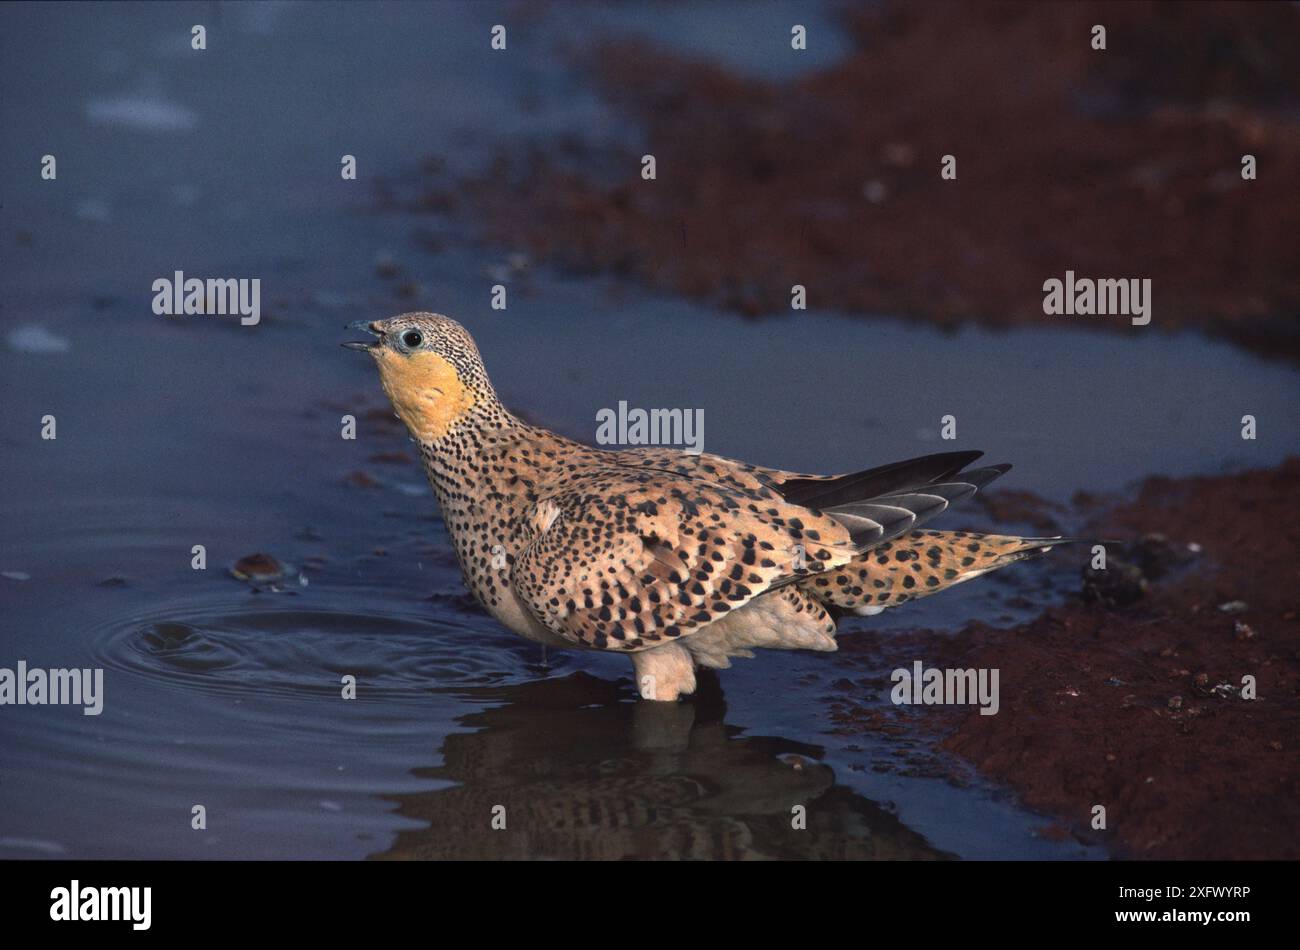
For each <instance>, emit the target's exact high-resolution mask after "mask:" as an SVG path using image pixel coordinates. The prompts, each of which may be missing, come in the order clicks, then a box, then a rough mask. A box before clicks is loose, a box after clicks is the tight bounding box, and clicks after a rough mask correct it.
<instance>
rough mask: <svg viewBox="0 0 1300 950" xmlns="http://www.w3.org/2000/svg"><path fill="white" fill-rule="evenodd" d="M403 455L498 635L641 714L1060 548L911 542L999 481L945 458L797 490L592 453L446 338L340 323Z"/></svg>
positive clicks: (788, 482) (655, 456)
mask: <svg viewBox="0 0 1300 950" xmlns="http://www.w3.org/2000/svg"><path fill="white" fill-rule="evenodd" d="M350 327H351V328H353V329H364V330H367V331H369V332H370V333H372V334H374V335H375V339H374V340H373V341H367V342H364V343H360V342H350V343H345V344H344V346H348V347H350V348H352V349H358V350H364V351H365V352H367V353H369V354H370V355H371V356H372V357H374V360H375V362H376V363H377V364H378V365H379V376H380V381H381V383H382V384H383V388H384V391H385V392H386V393H387V394H388V398H389V399H390V400H392V404H393V408H394V409H395V410H396V411H397V415H398V417H399V418H400V419H401V420H402V422H404V423H405V424H406V427H407V428H408V429H409V430H410V433H411V436H412V438H413V439H414V440H415V442H416V443H417V444H418V445H419V449H420V456H421V458H422V459H423V462H424V468H425V471H426V472H427V474H428V477H429V483H430V484H431V485H432V486H433V491H434V494H435V495H436V496H437V499H438V504H439V506H440V507H441V509H442V517H443V521H444V523H445V524H446V527H447V532H448V534H449V535H450V536H451V540H452V543H453V544H454V545H455V548H456V555H457V559H458V560H459V562H460V566H461V572H462V574H463V575H464V579H465V584H466V586H467V587H468V588H469V589H470V591H471V592H472V593H473V594H474V596H475V597H476V598H477V599H478V601H479V602H480V603H481V604H482V605H483V606H484V607H485V608H486V609H487V611H488V612H489V613H490V614H491V615H492V616H493V617H495V618H496V619H497V620H498V621H499V622H501V623H502V624H504V625H505V626H506V627H508V628H510V629H511V630H513V631H514V632H515V633H518V634H520V635H522V636H524V637H527V638H528V639H530V640H534V641H537V642H539V643H545V644H549V645H553V646H558V647H571V648H585V649H592V650H609V651H618V652H622V653H626V654H627V655H628V656H629V657H631V659H632V665H633V667H634V668H635V671H636V682H637V688H638V691H639V692H640V694H641V696H642V697H644V698H646V699H655V700H663V701H673V700H676V699H677V698H678V697H679V696H681V695H682V694H686V693H692V692H694V690H695V667H696V666H697V665H699V666H705V667H713V668H725V667H728V666H730V665H731V658H732V657H738V656H739V657H750V656H753V653H752V652H751V650H752V649H753V648H754V647H777V648H782V649H805V650H834V649H835V632H836V619H837V618H838V617H839V616H841V615H843V614H844V613H855V614H874V613H878V612H880V611H881V610H884V609H885V608H887V607H895V606H897V605H899V604H902V603H906V602H907V601H910V600H914V599H916V598H918V597H924V596H926V595H927V594H933V593H935V592H936V591H940V590H943V589H944V588H946V587H951V586H952V585H953V584H960V583H961V582H962V581H966V580H970V579H971V578H973V577H978V576H979V575H981V574H984V573H987V572H988V571H992V570H996V569H997V568H999V567H1003V566H1005V565H1007V564H1011V563H1013V562H1015V561H1018V560H1021V559H1023V558H1026V557H1030V556H1033V555H1036V554H1039V553H1042V552H1044V551H1046V550H1048V549H1049V548H1050V547H1052V546H1053V545H1054V544H1057V543H1060V542H1061V541H1062V540H1064V539H1061V538H1019V537H1011V536H1004V535H989V534H975V533H971V532H963V531H931V530H926V531H921V530H917V529H918V528H919V526H920V525H921V524H923V523H924V522H927V521H929V520H930V519H931V518H933V517H934V516H935V515H937V514H939V513H940V512H942V511H943V510H944V509H946V508H947V507H948V506H949V505H952V504H954V503H956V502H958V501H961V500H963V499H965V498H968V497H970V496H971V495H973V494H975V492H977V491H978V490H979V489H981V488H982V487H983V486H985V485H987V484H988V483H989V482H991V481H992V480H993V479H995V478H997V477H998V476H999V475H1001V474H1002V473H1004V472H1005V471H1007V469H1008V468H1010V466H1008V465H993V466H989V467H985V468H974V469H969V468H967V467H966V466H968V465H970V464H971V463H972V462H974V461H975V459H977V458H979V456H980V455H981V453H979V452H944V453H940V454H936V455H927V456H924V457H921V458H915V459H909V460H907V461H903V462H894V463H892V464H890V465H884V466H881V467H879V468H872V469H868V470H866V471H862V472H855V473H852V474H849V475H837V476H813V475H798V474H794V473H791V472H783V471H779V470H777V469H771V468H762V467H760V466H757V465H749V464H747V463H744V462H735V461H732V460H730V459H725V458H720V457H719V456H716V455H708V454H700V455H689V454H686V453H683V452H681V451H678V450H674V449H669V448H638V449H625V450H618V451H615V450H609V449H601V448H593V447H591V446H588V445H583V444H581V443H578V442H574V441H571V440H569V439H566V438H563V437H561V436H558V435H556V434H555V433H553V432H548V431H547V430H545V429H541V428H538V427H536V426H531V425H527V424H525V423H524V422H522V421H520V420H519V419H517V418H515V417H514V416H513V415H511V414H510V413H509V412H508V411H506V409H505V407H504V406H502V405H501V402H500V401H499V400H498V399H497V395H496V393H495V391H494V390H493V388H492V384H491V383H490V382H489V381H488V377H487V373H486V371H485V370H484V368H483V362H482V360H481V359H480V357H479V353H478V348H477V347H476V346H475V345H474V340H473V339H472V338H471V337H470V335H469V333H468V332H467V331H466V330H465V328H464V327H462V326H461V325H460V324H459V323H457V322H456V321H454V320H452V319H450V318H449V317H445V316H442V315H441V314H434V313H404V314H401V315H399V316H396V317H392V318H391V319H388V320H379V321H376V322H373V323H367V322H364V321H362V322H359V323H354V324H351V325H350Z"/></svg>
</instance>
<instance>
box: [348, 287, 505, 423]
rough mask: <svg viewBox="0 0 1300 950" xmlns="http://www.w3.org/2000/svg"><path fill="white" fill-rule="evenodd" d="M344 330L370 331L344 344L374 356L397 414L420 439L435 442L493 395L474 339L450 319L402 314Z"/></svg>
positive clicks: (360, 321)
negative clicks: (368, 336)
mask: <svg viewBox="0 0 1300 950" xmlns="http://www.w3.org/2000/svg"><path fill="white" fill-rule="evenodd" d="M348 329H352V330H364V331H366V332H368V333H372V334H374V336H375V339H374V340H369V341H366V342H364V343H359V342H349V343H344V344H343V345H344V346H346V347H348V348H349V349H353V350H362V351H363V352H366V353H369V354H370V355H371V356H372V357H374V360H375V362H376V363H377V364H378V366H379V380H380V382H381V383H382V384H383V387H384V392H386V393H387V394H388V398H389V399H390V400H392V403H393V408H394V409H395V410H396V411H397V415H398V418H400V419H401V420H402V421H403V422H404V423H406V427H407V428H408V429H409V430H410V431H411V435H413V436H414V437H415V438H416V439H418V440H419V441H421V442H436V441H438V440H439V439H440V438H442V437H443V436H444V435H446V434H447V432H448V430H449V429H450V428H451V427H452V425H454V424H455V422H456V421H457V420H458V419H460V418H461V417H463V416H464V415H465V414H466V413H468V412H469V411H470V410H471V409H473V408H474V406H475V405H477V404H478V403H479V402H481V401H482V400H484V399H489V398H493V397H492V387H491V385H490V384H489V383H488V380H487V374H486V373H485V372H484V370H483V361H482V360H481V359H480V357H479V355H478V347H476V346H475V345H474V339H473V338H472V337H471V336H470V335H469V333H468V331H466V329H465V328H464V327H462V326H461V325H460V324H459V323H457V322H456V321H455V320H453V319H451V318H450V317H444V316H443V315H442V314H440V313H403V314H399V315H398V316H396V317H390V318H389V319H387V320H376V321H374V322H369V321H365V320H359V321H357V322H356V323H351V324H348Z"/></svg>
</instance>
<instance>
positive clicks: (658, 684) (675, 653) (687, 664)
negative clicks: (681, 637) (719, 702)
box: [632, 643, 695, 703]
mask: <svg viewBox="0 0 1300 950" xmlns="http://www.w3.org/2000/svg"><path fill="white" fill-rule="evenodd" d="M632 667H633V669H635V670H636V689H637V692H638V693H640V694H641V698H642V699H653V700H657V701H659V702H665V703H671V702H675V701H676V700H677V697H678V696H681V695H682V694H684V693H693V692H695V660H694V659H693V658H692V657H691V651H690V650H688V649H686V647H684V646H682V645H681V644H680V643H666V644H664V645H663V646H661V647H655V648H654V649H652V650H642V651H641V652H640V653H633V654H632Z"/></svg>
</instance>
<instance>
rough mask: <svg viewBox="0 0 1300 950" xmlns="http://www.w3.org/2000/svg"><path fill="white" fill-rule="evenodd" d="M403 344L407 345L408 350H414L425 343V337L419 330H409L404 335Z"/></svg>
mask: <svg viewBox="0 0 1300 950" xmlns="http://www.w3.org/2000/svg"><path fill="white" fill-rule="evenodd" d="M402 342H403V343H404V344H406V347H407V348H408V349H412V350H413V349H415V348H416V347H417V346H419V345H420V344H421V343H423V342H424V337H423V336H422V335H421V334H420V331H419V330H407V331H406V332H405V333H403V334H402Z"/></svg>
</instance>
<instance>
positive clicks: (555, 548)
mask: <svg viewBox="0 0 1300 950" xmlns="http://www.w3.org/2000/svg"><path fill="white" fill-rule="evenodd" d="M528 518H529V520H530V524H531V527H532V528H533V530H534V531H535V532H536V534H535V535H534V537H533V539H532V541H531V542H530V543H529V544H528V546H527V547H526V548H525V550H524V552H523V554H522V555H521V557H520V559H519V561H518V562H517V563H516V564H515V568H514V571H513V580H512V583H513V585H514V589H515V592H516V593H517V594H518V595H519V596H520V598H521V599H522V600H523V601H524V602H525V603H526V604H527V605H528V606H529V609H530V610H532V612H533V614H534V615H535V616H536V617H537V619H538V620H539V621H541V622H542V623H543V624H544V625H545V626H546V627H547V628H548V629H550V630H552V631H553V632H554V633H556V634H558V635H559V636H561V637H563V638H564V639H566V640H569V641H570V642H572V643H574V644H575V645H579V644H581V645H587V646H592V647H596V648H598V649H605V650H642V649H648V648H650V647H653V646H656V645H658V644H661V643H667V642H671V641H672V640H674V639H677V638H679V637H684V636H689V635H690V634H691V633H692V632H694V631H696V630H698V629H700V628H701V627H704V626H706V625H707V624H709V623H711V622H712V621H714V620H717V619H718V618H719V617H722V616H723V615H725V614H726V613H728V612H729V611H732V610H736V609H737V608H739V607H741V606H743V605H744V604H746V603H748V602H749V601H750V600H752V599H753V598H754V597H757V596H758V595H759V594H762V593H763V592H764V591H766V590H768V589H770V588H771V587H773V586H774V585H778V584H781V583H784V582H788V581H789V580H790V579H791V578H798V577H803V576H807V575H808V574H815V573H819V572H822V571H825V570H829V569H832V568H835V567H838V566H840V565H842V564H845V563H847V562H848V561H850V560H851V559H852V558H853V557H854V556H855V554H856V553H857V548H856V547H855V546H854V544H853V542H852V540H851V538H850V536H849V532H848V531H847V530H846V529H845V528H844V527H843V526H841V525H840V524H839V523H838V522H836V521H835V520H834V519H832V518H829V517H826V516H823V515H819V514H817V513H815V512H810V511H808V510H807V509H805V508H801V507H799V506H797V505H792V504H790V503H789V502H786V501H784V500H783V499H781V498H780V497H779V496H778V495H776V494H775V493H774V492H771V491H769V490H766V489H760V490H757V491H745V490H740V489H736V488H733V487H730V486H726V485H718V484H714V483H711V482H707V481H703V480H700V479H692V478H687V477H679V476H674V475H669V474H667V473H665V472H663V471H656V470H642V471H635V470H630V469H628V468H626V467H622V466H610V467H607V468H601V469H594V470H588V471H585V472H583V473H582V474H581V475H580V476H578V477H576V478H571V479H569V480H568V481H567V482H566V483H565V484H564V486H563V487H561V488H559V489H556V490H554V491H551V492H547V493H543V494H542V495H541V496H540V497H539V498H538V500H537V502H536V503H535V504H534V506H533V507H532V509H531V510H530V512H529V514H528Z"/></svg>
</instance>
